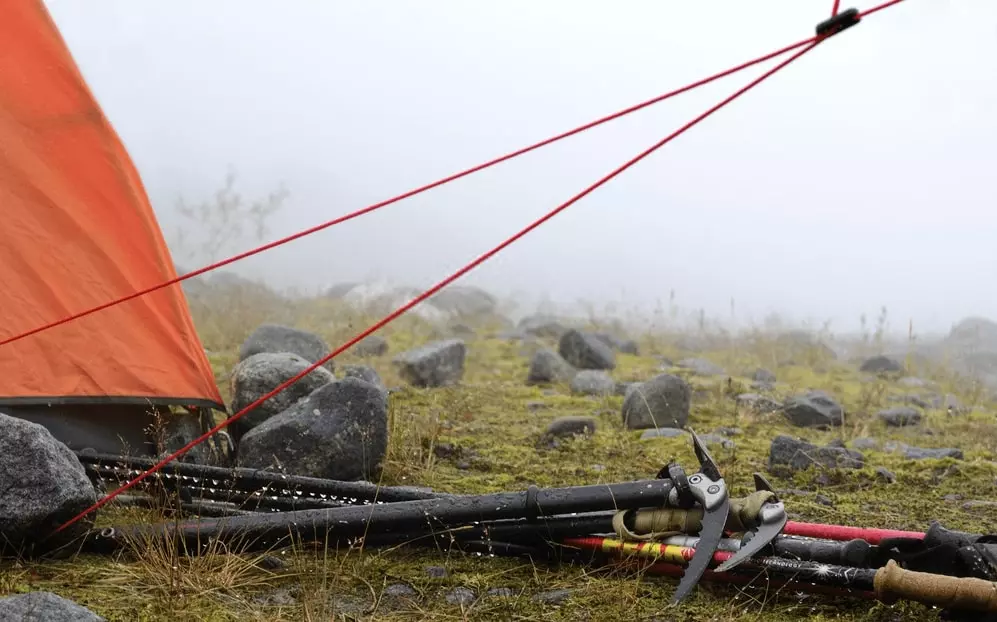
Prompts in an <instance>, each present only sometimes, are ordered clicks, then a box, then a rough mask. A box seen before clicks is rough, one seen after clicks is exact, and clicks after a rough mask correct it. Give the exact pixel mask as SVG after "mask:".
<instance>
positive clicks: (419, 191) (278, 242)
mask: <svg viewBox="0 0 997 622" xmlns="http://www.w3.org/2000/svg"><path fill="white" fill-rule="evenodd" d="M815 40H816V37H811V38H810V39H806V40H804V41H799V42H797V43H794V44H792V45H788V46H786V47H784V48H782V49H780V50H777V51H775V52H772V53H770V54H766V55H764V56H760V57H758V58H756V59H754V60H750V61H748V62H746V63H742V64H740V65H738V66H736V67H732V68H731V69H728V70H726V71H721V72H720V73H717V74H714V75H712V76H710V77H708V78H704V79H702V80H699V81H697V82H693V83H692V84H687V85H686V86H683V87H682V88H679V89H676V90H674V91H671V92H669V93H665V94H663V95H659V96H657V97H655V98H653V99H649V100H647V101H645V102H643V103H640V104H637V105H635V106H631V107H630V108H626V109H624V110H621V111H619V112H616V113H613V114H611V115H609V116H606V117H602V118H601V119H597V120H595V121H592V122H590V123H586V124H585V125H582V126H579V127H576V128H575V129H573V130H569V131H567V132H564V133H562V134H558V135H557V136H553V137H551V138H548V139H546V140H542V141H540V142H538V143H534V144H532V145H530V146H528V147H524V148H522V149H519V150H517V151H513V152H512V153H508V154H506V155H504V156H501V157H498V158H495V159H494V160H489V161H488V162H485V163H484V164H479V165H477V166H474V167H471V168H469V169H466V170H464V171H461V172H459V173H454V174H453V175H450V176H449V177H444V178H443V179H440V180H437V181H434V182H433V183H430V184H426V185H425V186H421V187H419V188H416V189H414V190H409V191H408V192H405V193H403V194H399V195H398V196H395V197H392V198H390V199H386V200H384V201H381V202H380V203H375V204H373V205H370V206H368V207H365V208H363V209H360V210H357V211H355V212H351V213H349V214H346V215H345V216H340V217H339V218H336V219H334V220H330V221H328V222H325V223H322V224H320V225H316V226H314V227H312V228H310V229H305V230H304V231H300V232H298V233H295V234H293V235H289V236H287V237H286V238H281V239H280V240H276V241H274V242H270V243H269V244H265V245H263V246H260V247H257V248H254V249H251V250H248V251H246V252H244V253H240V254H238V255H234V256H232V257H229V258H228V259H223V260H222V261H219V262H216V263H213V264H211V265H208V266H205V267H203V268H200V269H198V270H194V271H193V272H188V273H186V274H184V275H182V276H179V277H177V278H175V279H170V280H169V281H165V282H163V283H160V284H159V285H155V286H153V287H149V288H148V289H143V290H141V291H138V292H135V293H133V294H129V295H127V296H124V297H122V298H118V299H117V300H112V301H110V302H106V303H104V304H101V305H98V306H96V307H93V308H92V309H87V310H86V311H81V312H80V313H76V314H74V315H70V316H68V317H65V318H62V319H61V320H57V321H54V322H50V323H48V324H45V325H44V326H39V327H38V328H33V329H31V330H29V331H27V332H24V333H21V334H19V335H15V336H14V337H9V338H7V339H4V340H3V341H0V346H5V345H7V344H8V343H13V342H15V341H19V340H21V339H24V338H25V337H30V336H31V335H37V334H38V333H40V332H43V331H46V330H49V329H50V328H55V327H56V326H61V325H63V324H66V323H69V322H71V321H73V320H77V319H79V318H81V317H85V316H87V315H90V314H91V313H96V312H98V311H103V310H104V309H108V308H110V307H114V306H116V305H119V304H121V303H123V302H128V301H129V300H133V299H135V298H138V297H140V296H144V295H146V294H151V293H152V292H154V291H157V290H160V289H162V288H164V287H169V286H170V285H175V284H177V283H180V282H181V281H186V280H187V279H190V278H193V277H195V276H198V275H200V274H204V273H205V272H210V271H211V270H216V269H218V268H221V267H222V266H227V265H228V264H230V263H234V262H236V261H239V260H240V259H245V258H247V257H252V256H253V255H257V254H259V253H262V252H264V251H268V250H270V249H272V248H276V247H278V246H281V245H284V244H287V243H288V242H292V241H294V240H297V239H299V238H303V237H305V236H308V235H311V234H313V233H317V232H319V231H322V230H323V229H328V228H329V227H332V226H334V225H338V224H340V223H343V222H346V221H347V220H352V219H354V218H356V217H358V216H363V215H364V214H369V213H370V212H373V211H375V210H378V209H381V208H382V207H387V206H388V205H391V204H392V203H397V202H399V201H401V200H403V199H407V198H409V197H414V196H415V195H417V194H422V193H423V192H426V191H427V190H432V189H433V188H437V187H439V186H442V185H444V184H447V183H450V182H452V181H456V180H458V179H460V178H462V177H466V176H468V175H470V174H472V173H476V172H478V171H482V170H484V169H486V168H490V167H492V166H495V165H496V164H499V163H502V162H505V161H506V160H511V159H513V158H515V157H518V156H521V155H524V154H526V153H529V152H531V151H535V150H536V149H539V148H541V147H545V146H547V145H550V144H553V143H555V142H557V141H559V140H563V139H565V138H568V137H569V136H574V135H575V134H580V133H581V132H584V131H586V130H589V129H592V128H593V127H596V126H598V125H602V124H603V123H607V122H609V121H612V120H614V119H618V118H620V117H623V116H626V115H628V114H630V113H633V112H636V111H638V110H641V109H643V108H647V107H648V106H651V105H652V104H657V103H660V102H662V101H664V100H666V99H670V98H672V97H675V96H676V95H681V94H682V93H685V92H686V91H691V90H692V89H694V88H697V87H700V86H703V85H705V84H709V83H710V82H713V81H715V80H719V79H720V78H723V77H726V76H729V75H731V74H734V73H737V72H738V71H742V70H744V69H747V68H748V67H752V66H754V65H757V64H759V63H763V62H765V61H767V60H771V59H773V58H775V57H777V56H781V55H783V54H785V53H786V52H789V51H791V50H795V49H796V48H799V47H802V46H804V45H807V44H810V43H813V42H814V41H815Z"/></svg>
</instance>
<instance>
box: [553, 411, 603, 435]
mask: <svg viewBox="0 0 997 622" xmlns="http://www.w3.org/2000/svg"><path fill="white" fill-rule="evenodd" d="M576 434H578V435H583V436H589V435H592V434H595V419H594V418H592V417H581V416H567V417H558V418H557V419H555V420H553V421H551V422H550V425H548V426H547V431H546V432H544V436H547V437H549V438H567V437H571V436H574V435H576Z"/></svg>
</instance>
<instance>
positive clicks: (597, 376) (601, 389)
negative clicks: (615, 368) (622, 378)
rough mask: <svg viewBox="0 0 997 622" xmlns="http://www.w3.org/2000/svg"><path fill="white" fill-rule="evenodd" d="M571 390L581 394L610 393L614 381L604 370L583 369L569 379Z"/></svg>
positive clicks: (613, 386)
mask: <svg viewBox="0 0 997 622" xmlns="http://www.w3.org/2000/svg"><path fill="white" fill-rule="evenodd" d="M571 391H572V392H573V393H579V394H581V395H612V394H613V393H614V392H615V391H616V382H615V381H614V380H613V379H612V378H610V377H609V374H607V373H606V372H604V371H600V370H595V369H583V370H581V371H579V372H578V373H577V374H575V377H574V378H572V379H571Z"/></svg>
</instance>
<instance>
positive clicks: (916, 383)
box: [897, 376, 931, 388]
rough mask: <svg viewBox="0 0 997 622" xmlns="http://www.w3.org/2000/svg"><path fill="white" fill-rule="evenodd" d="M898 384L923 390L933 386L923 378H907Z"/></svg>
mask: <svg viewBox="0 0 997 622" xmlns="http://www.w3.org/2000/svg"><path fill="white" fill-rule="evenodd" d="M897 382H898V383H900V384H901V385H903V386H905V387H911V388H922V387H927V386H930V385H931V383H930V382H928V381H927V380H924V379H923V378H917V377H915V376H905V377H903V378H901V379H900V380H898V381H897Z"/></svg>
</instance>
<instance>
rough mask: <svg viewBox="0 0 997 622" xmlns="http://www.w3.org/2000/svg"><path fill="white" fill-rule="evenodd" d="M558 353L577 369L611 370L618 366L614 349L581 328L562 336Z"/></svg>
mask: <svg viewBox="0 0 997 622" xmlns="http://www.w3.org/2000/svg"><path fill="white" fill-rule="evenodd" d="M557 351H558V354H560V355H561V356H562V357H563V358H564V360H566V361H567V362H568V363H570V364H571V365H572V367H575V368H576V369H602V370H607V371H608V370H611V369H614V368H615V367H616V355H615V354H614V353H613V349H612V348H610V347H609V346H607V345H606V344H605V343H603V342H602V341H600V340H599V339H598V338H597V337H595V336H593V335H591V334H589V333H583V332H581V331H579V330H574V329H572V330H569V331H568V332H566V333H564V335H562V336H561V339H560V341H559V343H558V350H557Z"/></svg>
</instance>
